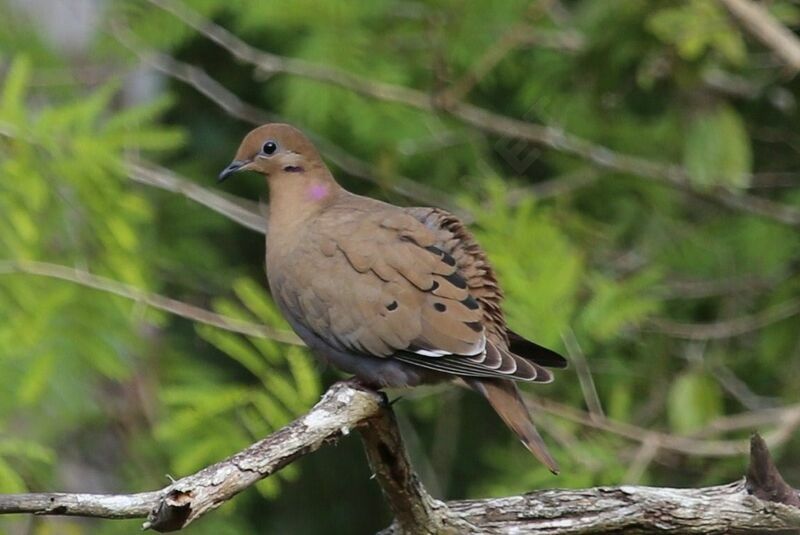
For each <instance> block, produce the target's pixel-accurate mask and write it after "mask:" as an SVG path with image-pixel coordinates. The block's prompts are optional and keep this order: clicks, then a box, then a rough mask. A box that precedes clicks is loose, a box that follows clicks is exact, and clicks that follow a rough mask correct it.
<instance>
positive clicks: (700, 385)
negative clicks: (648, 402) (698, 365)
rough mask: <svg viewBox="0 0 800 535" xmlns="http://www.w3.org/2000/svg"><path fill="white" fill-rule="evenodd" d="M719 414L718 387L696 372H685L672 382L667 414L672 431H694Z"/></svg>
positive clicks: (719, 397)
mask: <svg viewBox="0 0 800 535" xmlns="http://www.w3.org/2000/svg"><path fill="white" fill-rule="evenodd" d="M721 414H722V391H721V390H720V387H719V385H718V384H717V383H716V382H715V381H714V380H712V379H711V378H710V377H708V376H707V375H706V374H704V373H702V372H700V371H695V370H693V371H687V372H684V373H682V374H681V375H679V376H678V378H677V379H675V380H674V381H673V382H672V385H671V387H670V390H669V394H668V399H667V415H668V417H669V422H670V426H671V427H672V429H673V431H675V432H678V433H689V432H691V431H696V430H697V429H699V428H701V427H702V426H703V425H705V424H707V423H708V422H710V421H711V420H713V419H714V418H717V417H719V416H720V415H721Z"/></svg>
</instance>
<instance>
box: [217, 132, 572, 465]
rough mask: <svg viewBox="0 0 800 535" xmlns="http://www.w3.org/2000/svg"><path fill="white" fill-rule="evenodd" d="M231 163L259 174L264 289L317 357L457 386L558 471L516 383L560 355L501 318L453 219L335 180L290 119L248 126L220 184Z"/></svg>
mask: <svg viewBox="0 0 800 535" xmlns="http://www.w3.org/2000/svg"><path fill="white" fill-rule="evenodd" d="M242 171H253V172H255V173H260V174H261V175H264V176H265V177H266V182H267V185H268V189H269V212H268V216H267V217H268V221H267V236H266V271H267V279H268V282H269V287H270V292H271V293H272V297H273V299H274V300H275V302H276V304H277V306H278V308H279V309H280V311H281V312H282V314H283V315H284V316H285V317H286V319H287V321H288V322H289V324H290V325H291V326H292V328H293V329H294V330H295V332H296V333H297V334H298V336H299V337H300V338H301V339H302V340H303V341H304V342H305V343H306V345H307V346H308V347H309V348H310V350H311V352H312V353H313V354H314V355H315V356H316V357H317V358H318V359H320V360H321V361H323V362H325V363H329V364H331V365H333V366H334V367H336V368H338V369H340V370H342V371H344V372H347V373H349V374H353V375H354V376H355V377H356V378H357V379H358V380H359V381H360V382H362V383H364V384H366V385H369V386H371V387H374V388H376V389H382V388H397V387H400V388H404V387H413V386H417V385H421V384H428V383H436V382H442V381H453V382H461V383H462V384H465V385H467V386H468V387H470V388H471V389H473V390H475V391H477V392H479V393H480V394H482V395H483V396H484V397H485V398H486V399H487V401H488V402H489V404H490V405H491V407H492V408H493V409H494V410H495V412H496V413H497V414H498V415H499V416H500V418H501V419H502V420H503V421H504V422H505V423H506V425H507V426H508V427H509V428H510V429H511V430H512V431H513V432H514V433H515V434H516V435H517V436H518V437H519V439H520V440H521V441H522V443H523V444H524V445H525V446H526V447H527V448H528V449H529V450H530V452H531V453H533V455H534V456H535V457H536V458H538V459H539V460H540V461H541V462H542V463H543V464H544V465H545V466H547V468H549V469H550V471H551V472H553V473H558V465H557V464H556V461H555V459H553V457H552V455H551V454H550V452H549V451H548V449H547V447H546V445H545V443H544V441H543V439H542V437H541V436H540V435H539V433H538V431H537V430H536V428H535V427H534V424H533V420H532V419H531V416H530V413H529V411H528V410H527V408H526V406H525V404H524V402H523V400H522V398H521V396H520V393H519V390H518V388H517V383H548V382H550V381H552V380H553V374H552V373H551V371H550V370H548V369H547V368H563V367H565V366H566V360H565V359H564V358H563V357H562V356H561V355H559V354H558V353H556V352H554V351H552V350H550V349H547V348H545V347H542V346H539V345H537V344H535V343H533V342H531V341H528V340H526V339H525V338H523V337H522V336H520V335H518V334H517V333H515V332H513V331H512V330H510V329H509V328H508V326H507V325H506V323H505V319H504V316H503V311H502V308H501V305H502V300H503V292H502V291H501V289H500V287H499V285H498V281H497V277H496V276H495V272H494V270H493V269H492V267H491V265H490V264H489V260H488V258H487V256H486V254H485V252H484V251H483V250H482V249H481V248H480V246H479V245H478V243H477V242H476V240H475V239H474V238H473V236H472V234H471V233H470V232H469V231H468V230H467V228H466V226H465V225H464V224H463V223H462V222H461V221H460V220H459V219H458V218H457V217H456V216H454V215H453V214H451V213H448V212H447V211H445V210H441V209H438V208H424V207H412V208H403V207H399V206H394V205H392V204H387V203H385V202H382V201H379V200H376V199H372V198H369V197H363V196H360V195H356V194H353V193H351V192H349V191H347V190H345V189H344V188H343V187H342V186H340V185H339V184H338V183H337V182H336V180H335V179H334V177H333V175H332V174H331V172H330V170H329V169H328V167H327V166H326V165H325V163H324V162H323V160H322V158H321V156H320V154H319V152H318V151H317V149H316V148H315V147H314V145H313V144H312V143H311V142H310V141H309V140H308V139H307V138H306V136H305V135H303V133H302V132H301V131H300V130H298V129H296V128H294V127H293V126H291V125H287V124H278V123H270V124H266V125H263V126H260V127H258V128H256V129H254V130H252V131H251V132H250V133H248V134H247V135H246V136H245V138H244V139H243V141H242V143H241V145H240V146H239V149H238V151H237V152H236V155H235V159H234V160H233V161H232V162H231V163H230V165H228V166H227V167H226V168H225V169H224V170H223V171H222V172H221V173H220V174H219V181H220V182H221V181H223V180H225V179H227V178H228V177H230V176H231V175H233V174H234V173H239V172H242Z"/></svg>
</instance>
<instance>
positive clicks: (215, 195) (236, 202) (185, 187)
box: [128, 161, 267, 234]
mask: <svg viewBox="0 0 800 535" xmlns="http://www.w3.org/2000/svg"><path fill="white" fill-rule="evenodd" d="M128 177H130V179H131V180H133V181H134V182H139V183H140V184H146V185H148V186H154V187H157V188H160V189H163V190H165V191H171V192H173V193H179V194H180V195H183V196H184V197H186V198H187V199H191V200H193V201H195V202H197V203H199V204H202V205H203V206H205V207H207V208H211V209H212V210H213V211H215V212H217V213H218V214H222V215H224V216H225V217H227V218H228V219H231V220H232V221H235V222H237V223H239V224H240V225H242V226H243V227H246V228H249V229H250V230H255V231H256V232H260V233H261V234H265V233H266V232H267V218H266V217H265V215H266V214H265V212H266V209H265V208H264V207H259V206H258V205H257V204H256V203H254V202H253V201H249V200H247V199H242V198H241V197H236V196H235V195H230V194H227V193H224V192H215V191H211V190H209V189H207V188H204V187H203V186H200V185H198V184H195V183H194V182H192V181H190V180H187V179H185V178H181V177H179V176H178V175H177V174H176V173H174V172H173V171H170V170H169V169H165V168H163V167H161V166H159V165H156V164H154V163H151V162H145V161H139V162H130V163H129V164H128Z"/></svg>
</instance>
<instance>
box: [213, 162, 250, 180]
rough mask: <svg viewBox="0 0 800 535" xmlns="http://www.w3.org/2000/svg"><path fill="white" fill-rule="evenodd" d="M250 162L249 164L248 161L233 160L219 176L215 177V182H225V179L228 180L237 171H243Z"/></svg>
mask: <svg viewBox="0 0 800 535" xmlns="http://www.w3.org/2000/svg"><path fill="white" fill-rule="evenodd" d="M250 162H251V161H250V160H233V161H232V162H231V163H230V164H229V165H228V167H226V168H225V169H223V170H222V172H221V173H220V174H219V176H218V177H217V182H222V181H223V180H225V179H226V178H228V177H229V176H231V175H232V174H233V173H235V172H237V171H244V170H245V168H246V167H247V164H249V163H250Z"/></svg>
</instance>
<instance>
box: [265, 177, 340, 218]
mask: <svg viewBox="0 0 800 535" xmlns="http://www.w3.org/2000/svg"><path fill="white" fill-rule="evenodd" d="M267 183H268V184H269V197H270V198H269V228H270V230H272V229H275V230H276V231H289V232H291V231H292V230H294V229H295V228H298V227H299V226H302V225H303V224H304V223H305V222H307V221H308V220H309V219H311V218H313V217H314V216H315V215H317V214H318V213H320V212H321V211H322V210H324V209H325V208H326V207H328V206H330V205H331V204H332V203H333V202H335V200H336V198H337V196H338V195H340V194H341V193H342V192H343V191H344V190H343V189H342V187H341V186H339V184H337V183H336V181H335V180H334V179H333V176H332V175H331V174H330V171H328V170H327V169H320V170H315V172H283V173H281V174H279V175H275V176H271V177H270V178H269V179H268V180H267Z"/></svg>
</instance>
